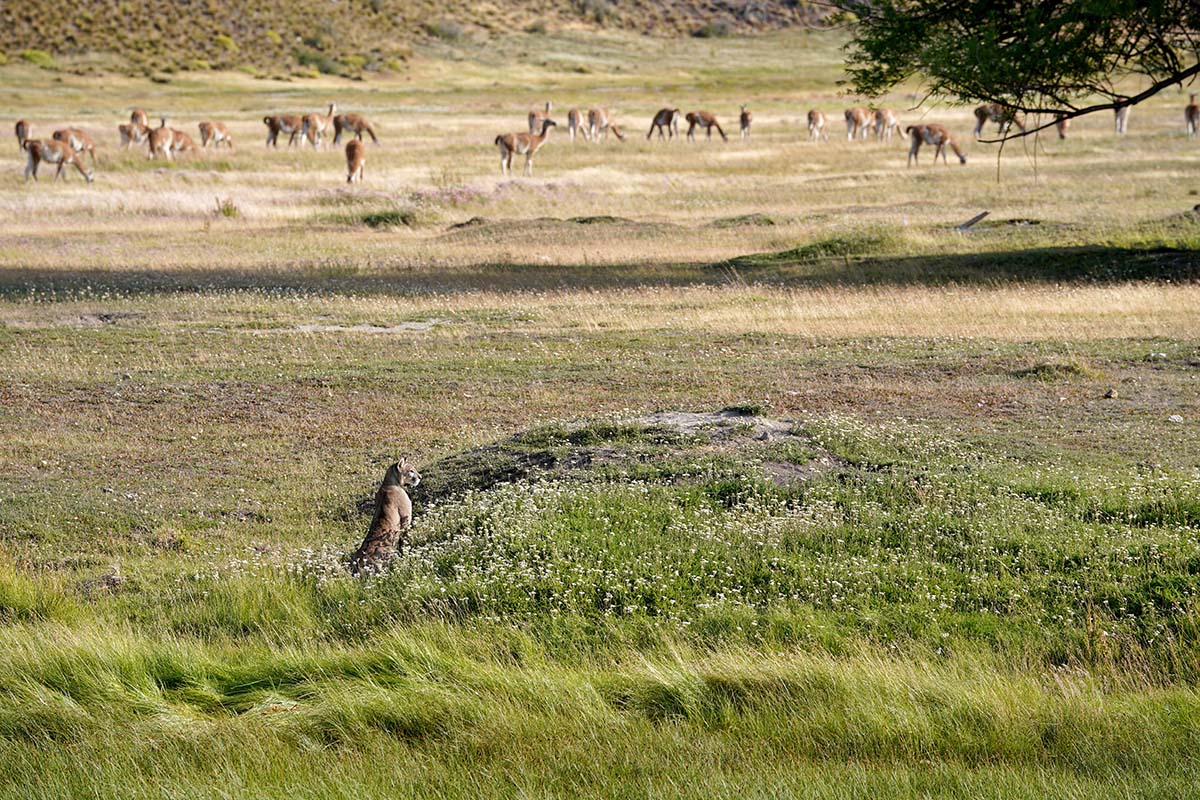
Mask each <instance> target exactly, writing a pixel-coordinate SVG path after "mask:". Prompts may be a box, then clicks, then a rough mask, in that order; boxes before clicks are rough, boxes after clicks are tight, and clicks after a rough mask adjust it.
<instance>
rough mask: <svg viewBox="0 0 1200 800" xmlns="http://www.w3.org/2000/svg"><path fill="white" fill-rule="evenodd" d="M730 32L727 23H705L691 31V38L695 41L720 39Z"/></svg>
mask: <svg viewBox="0 0 1200 800" xmlns="http://www.w3.org/2000/svg"><path fill="white" fill-rule="evenodd" d="M730 32H731V31H730V29H729V23H728V22H724V21H719V22H706V23H704V24H703V25H701V26H700V27H699V28H697V29H696V30H694V31H692V36H695V37H696V38H697V39H720V38H724V37H726V36H728V35H729V34H730Z"/></svg>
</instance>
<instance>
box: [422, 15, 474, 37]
mask: <svg viewBox="0 0 1200 800" xmlns="http://www.w3.org/2000/svg"><path fill="white" fill-rule="evenodd" d="M425 32H426V33H428V34H429V35H430V36H433V37H435V38H437V39H441V40H443V41H446V42H457V41H459V40H461V39H462V38H463V35H464V33H465V31H464V30H463V26H462V25H461V24H459V23H458V22H455V21H454V20H452V19H439V20H433V21H432V22H427V23H425Z"/></svg>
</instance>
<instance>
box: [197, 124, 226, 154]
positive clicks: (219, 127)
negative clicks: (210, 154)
mask: <svg viewBox="0 0 1200 800" xmlns="http://www.w3.org/2000/svg"><path fill="white" fill-rule="evenodd" d="M199 128H200V146H201V147H208V146H209V145H210V144H211V145H212V146H213V147H220V146H221V145H225V146H226V147H228V148H229V149H230V150H232V149H233V137H232V136H230V135H229V129H228V128H226V127H225V123H223V122H211V121H209V120H205V121H204V122H201V123H200V125H199Z"/></svg>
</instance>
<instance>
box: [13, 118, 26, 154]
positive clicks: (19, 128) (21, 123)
mask: <svg viewBox="0 0 1200 800" xmlns="http://www.w3.org/2000/svg"><path fill="white" fill-rule="evenodd" d="M16 132H17V147H19V148H21V149H22V150H24V149H25V140H26V139H28V138H29V123H28V122H26V121H25V120H23V119H19V120H17V125H16Z"/></svg>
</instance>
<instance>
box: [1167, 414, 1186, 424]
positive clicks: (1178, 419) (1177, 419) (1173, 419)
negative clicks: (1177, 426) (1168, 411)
mask: <svg viewBox="0 0 1200 800" xmlns="http://www.w3.org/2000/svg"><path fill="white" fill-rule="evenodd" d="M1167 422H1176V423H1178V422H1183V417H1181V416H1179V415H1178V414H1172V415H1171V416H1169V417H1167Z"/></svg>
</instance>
